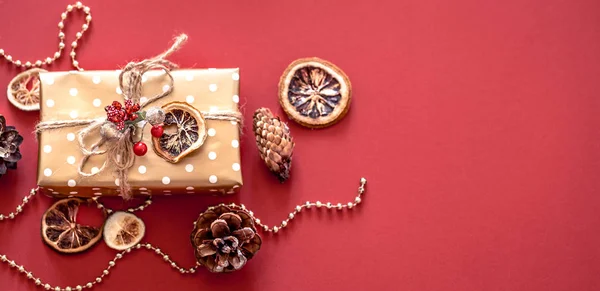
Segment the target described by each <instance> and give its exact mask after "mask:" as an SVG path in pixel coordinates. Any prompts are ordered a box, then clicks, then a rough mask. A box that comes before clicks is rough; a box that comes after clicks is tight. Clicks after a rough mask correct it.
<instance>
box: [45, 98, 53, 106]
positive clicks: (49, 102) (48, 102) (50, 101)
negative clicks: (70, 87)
mask: <svg viewBox="0 0 600 291" xmlns="http://www.w3.org/2000/svg"><path fill="white" fill-rule="evenodd" d="M46 106H48V108H52V107H54V100H52V99H48V100H46Z"/></svg>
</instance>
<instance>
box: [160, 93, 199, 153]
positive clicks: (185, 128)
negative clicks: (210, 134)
mask: <svg viewBox="0 0 600 291" xmlns="http://www.w3.org/2000/svg"><path fill="white" fill-rule="evenodd" d="M162 109H163V111H164V112H165V121H164V133H163V135H162V136H161V137H153V138H152V144H153V148H154V151H155V152H156V154H157V155H159V156H161V157H162V158H163V159H165V160H167V161H169V162H171V163H177V162H179V161H180V160H181V159H183V158H184V157H185V156H187V155H188V154H190V153H191V152H193V151H195V150H197V149H198V148H200V147H201V146H202V144H204V141H205V140H206V135H207V132H206V121H205V120H204V117H203V116H202V113H200V111H198V110H197V109H196V108H194V107H192V106H190V105H189V104H187V103H184V102H171V103H168V104H165V105H164V106H163V107H162Z"/></svg>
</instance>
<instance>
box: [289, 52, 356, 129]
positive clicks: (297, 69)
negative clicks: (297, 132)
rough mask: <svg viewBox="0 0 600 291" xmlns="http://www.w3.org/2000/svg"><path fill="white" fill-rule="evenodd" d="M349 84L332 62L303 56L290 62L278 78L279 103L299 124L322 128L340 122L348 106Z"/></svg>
mask: <svg viewBox="0 0 600 291" xmlns="http://www.w3.org/2000/svg"><path fill="white" fill-rule="evenodd" d="M351 99H352V85H351V84H350V80H349V79H348V76H346V74H345V73H344V72H343V71H342V70H341V69H340V68H338V67H337V66H336V65H334V64H332V63H330V62H328V61H325V60H322V59H319V58H303V59H299V60H296V61H294V62H293V63H291V64H290V65H289V66H288V67H287V69H286V70H285V72H284V73H283V75H282V76H281V79H280V80H279V103H280V104H281V106H282V107H283V110H284V111H285V112H286V114H287V115H288V116H289V117H290V118H291V119H292V120H294V121H296V122H298V123H299V124H301V125H303V126H306V127H310V128H322V127H327V126H330V125H333V124H335V123H337V122H338V121H340V120H341V119H342V118H343V117H344V116H345V115H346V113H347V112H348V109H350V101H351Z"/></svg>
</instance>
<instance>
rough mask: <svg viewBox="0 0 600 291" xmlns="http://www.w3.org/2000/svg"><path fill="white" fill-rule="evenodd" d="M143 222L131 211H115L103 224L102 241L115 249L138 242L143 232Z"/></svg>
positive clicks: (144, 229)
mask: <svg viewBox="0 0 600 291" xmlns="http://www.w3.org/2000/svg"><path fill="white" fill-rule="evenodd" d="M145 233H146V226H145V225H144V222H143V221H142V220H141V219H139V218H138V217H137V216H135V215H134V214H133V213H130V212H125V211H117V212H115V213H113V214H112V215H111V216H109V217H108V219H107V220H106V223H105V224H104V242H105V243H106V245H108V247H110V248H112V249H115V250H120V251H122V250H126V249H128V248H130V247H133V246H135V245H136V244H138V243H139V242H140V241H141V240H142V238H144V234H145Z"/></svg>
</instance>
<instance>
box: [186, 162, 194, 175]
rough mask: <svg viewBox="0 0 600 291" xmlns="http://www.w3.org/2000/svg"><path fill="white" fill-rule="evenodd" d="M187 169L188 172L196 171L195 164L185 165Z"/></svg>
mask: <svg viewBox="0 0 600 291" xmlns="http://www.w3.org/2000/svg"><path fill="white" fill-rule="evenodd" d="M185 171H186V172H188V173H191V172H193V171H194V165H192V164H187V165H185Z"/></svg>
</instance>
